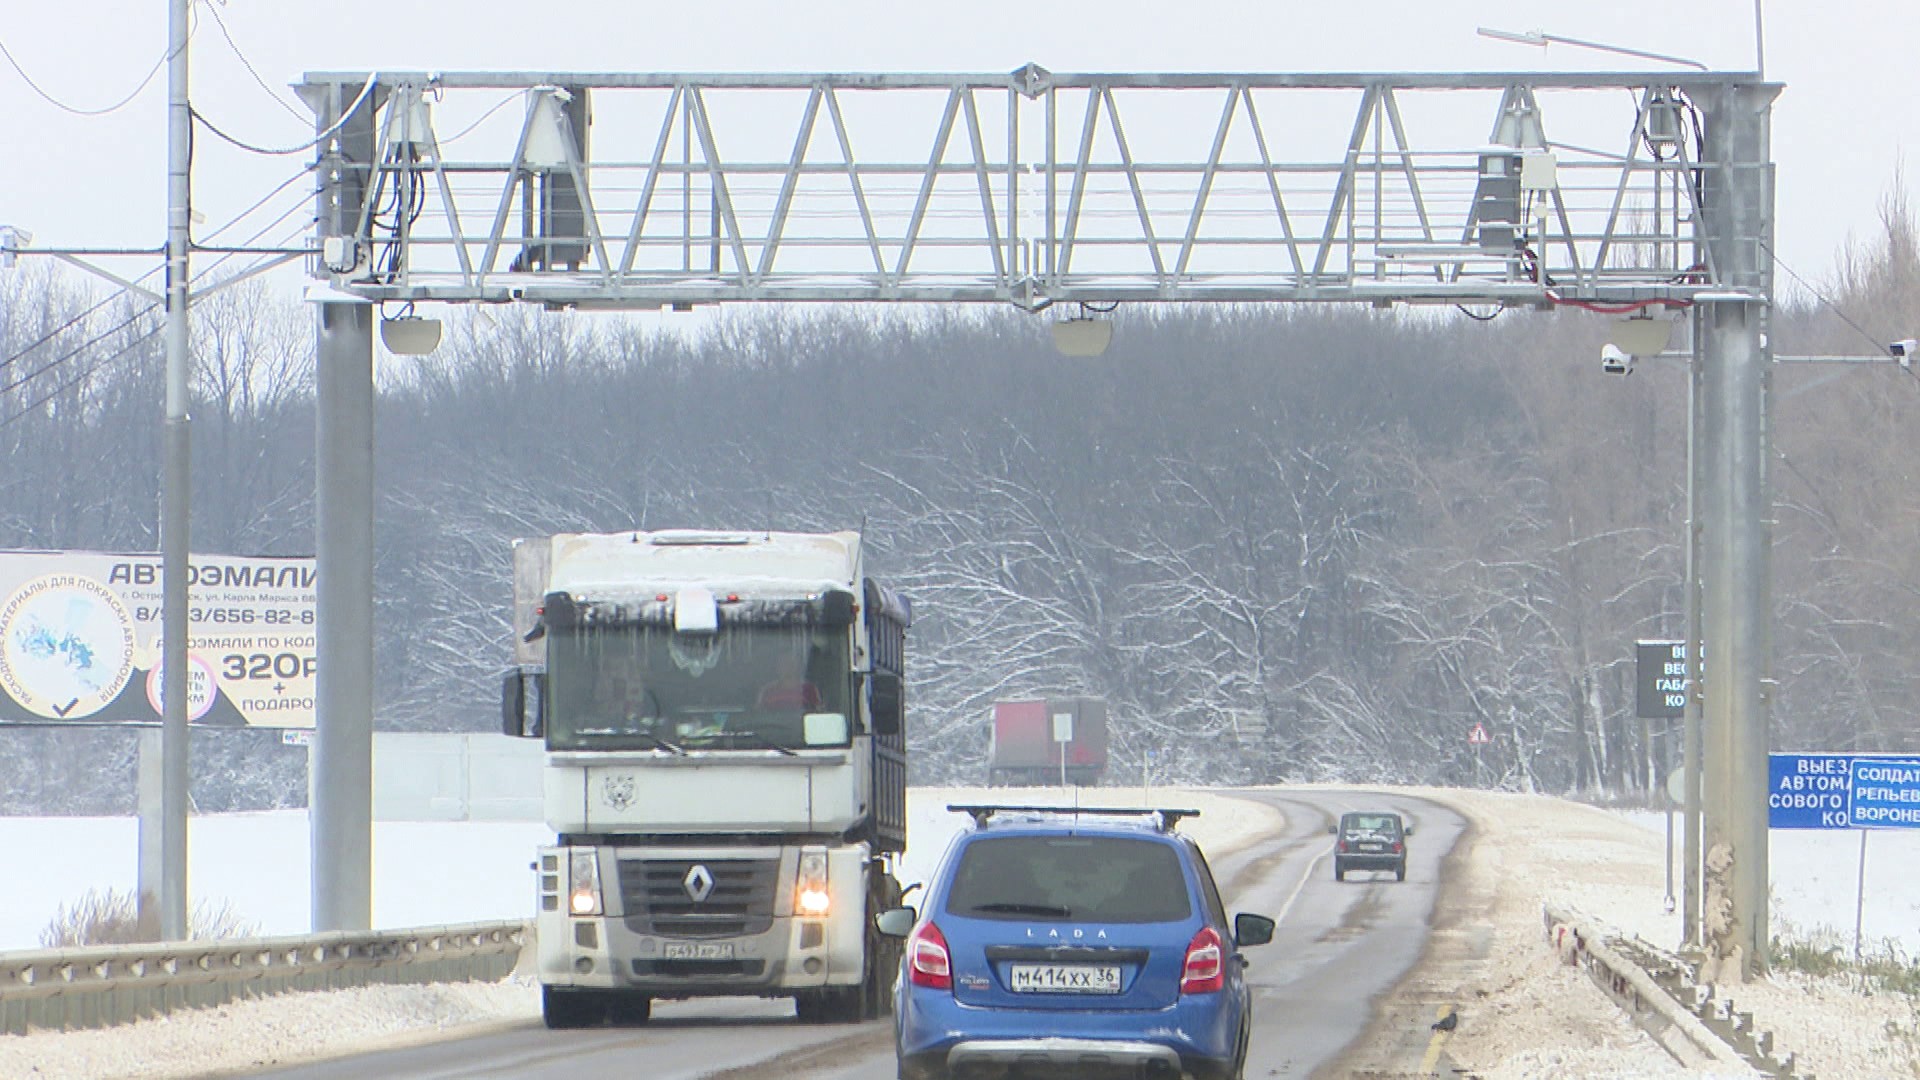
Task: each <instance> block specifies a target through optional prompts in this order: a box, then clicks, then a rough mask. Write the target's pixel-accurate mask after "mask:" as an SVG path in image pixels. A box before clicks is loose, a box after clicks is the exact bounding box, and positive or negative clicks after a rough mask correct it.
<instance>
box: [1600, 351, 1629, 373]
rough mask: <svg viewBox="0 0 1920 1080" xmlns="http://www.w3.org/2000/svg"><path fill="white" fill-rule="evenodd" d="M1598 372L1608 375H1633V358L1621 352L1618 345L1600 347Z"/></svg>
mask: <svg viewBox="0 0 1920 1080" xmlns="http://www.w3.org/2000/svg"><path fill="white" fill-rule="evenodd" d="M1600 370H1601V371H1604V372H1606V373H1607V374H1609V375H1631V374H1633V357H1631V356H1629V355H1627V354H1626V353H1625V352H1623V351H1622V350H1621V348H1620V346H1618V345H1602V346H1600Z"/></svg>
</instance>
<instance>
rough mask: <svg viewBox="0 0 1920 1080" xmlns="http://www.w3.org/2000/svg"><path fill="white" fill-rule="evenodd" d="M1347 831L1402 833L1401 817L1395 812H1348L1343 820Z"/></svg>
mask: <svg viewBox="0 0 1920 1080" xmlns="http://www.w3.org/2000/svg"><path fill="white" fill-rule="evenodd" d="M1342 827H1343V828H1344V830H1345V831H1347V832H1350V833H1354V832H1370V833H1385V834H1387V835H1388V836H1398V835H1400V818H1399V817H1398V816H1396V815H1394V814H1348V815H1347V816H1346V818H1345V819H1344V820H1343V821H1342Z"/></svg>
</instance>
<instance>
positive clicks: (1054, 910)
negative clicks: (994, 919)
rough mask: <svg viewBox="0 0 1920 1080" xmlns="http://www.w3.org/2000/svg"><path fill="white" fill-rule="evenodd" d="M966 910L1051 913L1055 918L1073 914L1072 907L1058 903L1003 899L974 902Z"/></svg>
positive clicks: (1063, 917) (1033, 913) (1025, 913)
mask: <svg viewBox="0 0 1920 1080" xmlns="http://www.w3.org/2000/svg"><path fill="white" fill-rule="evenodd" d="M967 910H968V911H992V912H996V913H1000V914H1005V915H1051V916H1053V917H1055V918H1057V919H1065V918H1069V917H1071V916H1072V915H1073V911H1072V909H1070V908H1063V907H1060V906H1059V905H1058V904H1016V903H1008V902H1004V901H1003V902H998V903H992V904H975V905H973V906H972V907H970V908H968V909H967Z"/></svg>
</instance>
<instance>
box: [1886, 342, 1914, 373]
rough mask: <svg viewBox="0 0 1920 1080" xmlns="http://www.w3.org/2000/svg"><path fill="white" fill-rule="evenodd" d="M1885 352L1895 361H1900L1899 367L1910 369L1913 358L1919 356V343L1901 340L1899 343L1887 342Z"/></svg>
mask: <svg viewBox="0 0 1920 1080" xmlns="http://www.w3.org/2000/svg"><path fill="white" fill-rule="evenodd" d="M1887 352H1889V353H1891V354H1893V358H1894V359H1895V360H1898V361H1900V366H1901V367H1911V366H1912V365H1913V358H1914V357H1915V356H1920V341H1917V340H1915V339H1913V338H1901V339H1900V340H1899V341H1893V342H1888V343H1887Z"/></svg>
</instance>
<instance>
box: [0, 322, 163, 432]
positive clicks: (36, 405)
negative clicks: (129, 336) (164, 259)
mask: <svg viewBox="0 0 1920 1080" xmlns="http://www.w3.org/2000/svg"><path fill="white" fill-rule="evenodd" d="M165 328H166V327H165V325H164V324H163V325H161V326H156V327H154V328H153V329H151V330H149V331H147V332H146V333H144V334H142V335H140V336H139V337H137V338H135V339H133V340H132V341H131V342H128V343H127V345H126V346H125V347H123V348H122V349H120V351H118V352H115V353H111V354H109V355H106V356H103V357H101V358H100V359H98V360H95V361H94V362H93V363H91V364H89V365H87V366H86V367H84V368H82V369H80V370H79V371H77V372H75V373H74V374H73V375H72V376H71V377H69V378H68V379H67V380H66V381H65V382H62V383H60V384H59V385H57V386H55V387H54V388H53V389H51V390H49V391H47V392H46V393H44V394H42V395H40V396H39V397H37V398H35V399H34V400H33V402H32V403H31V404H28V405H25V406H23V407H21V408H19V409H17V410H15V411H14V412H12V413H9V414H8V415H7V416H6V417H5V418H4V419H0V429H5V428H7V427H9V426H11V425H12V424H13V423H14V422H15V421H17V420H20V419H21V418H23V417H25V416H28V415H29V414H32V413H35V412H38V411H39V410H40V407H41V406H43V405H45V404H46V403H47V402H49V401H52V400H53V399H54V398H56V397H59V396H60V395H61V394H63V393H65V392H66V391H67V390H68V389H69V388H71V387H72V386H73V385H74V384H75V383H78V382H79V381H80V380H82V379H85V378H87V377H89V376H91V375H93V374H94V373H95V372H97V371H99V370H100V369H101V368H103V367H106V366H107V365H108V364H110V363H112V362H113V361H115V360H118V359H120V358H121V357H123V356H125V355H127V354H128V353H130V352H132V351H133V350H135V349H137V348H139V347H140V346H142V345H144V344H146V343H147V342H149V341H151V340H153V339H154V338H155V337H158V336H159V335H160V332H161V331H162V330H164V329H165Z"/></svg>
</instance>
